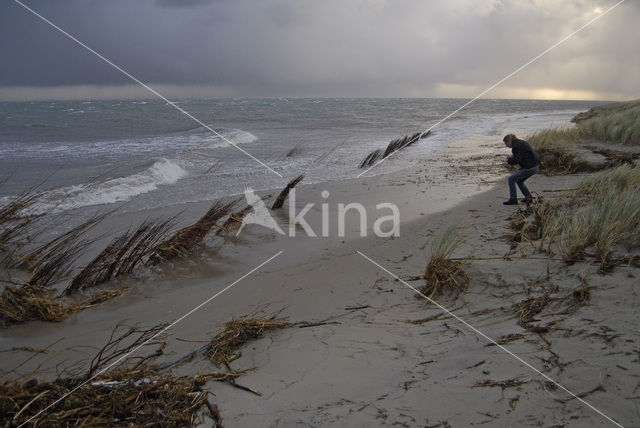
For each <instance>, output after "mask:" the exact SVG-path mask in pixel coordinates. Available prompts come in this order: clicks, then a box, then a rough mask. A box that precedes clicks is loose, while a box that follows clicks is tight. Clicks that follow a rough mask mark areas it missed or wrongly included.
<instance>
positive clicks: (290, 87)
mask: <svg viewBox="0 0 640 428" xmlns="http://www.w3.org/2000/svg"><path fill="white" fill-rule="evenodd" d="M26 4H27V5H29V7H32V8H33V9H35V10H37V11H38V12H39V13H42V14H43V15H44V16H46V17H47V18H49V19H50V20H51V21H53V22H54V23H56V24H58V25H59V26H60V27H62V28H63V29H65V30H67V31H68V32H69V33H71V34H73V35H74V36H76V37H77V38H78V39H80V40H82V41H83V42H85V43H86V44H87V45H89V46H91V47H93V48H95V49H96V50H97V51H99V52H100V53H102V54H103V55H105V56H106V57H107V58H110V59H112V60H113V61H114V62H115V63H116V64H118V65H121V66H122V67H123V68H124V69H126V70H127V71H129V72H130V73H131V74H133V75H134V76H136V77H138V78H139V79H141V80H143V81H145V82H152V83H157V84H162V85H173V86H175V87H180V86H181V85H189V86H190V87H197V86H201V87H203V88H208V89H207V90H204V89H203V91H202V94H203V95H215V94H216V93H224V95H238V96H269V95H283V96H474V95H476V94H477V93H479V92H480V91H481V90H483V89H485V88H486V87H488V86H490V85H491V84H493V83H495V82H496V81H497V80H499V79H500V78H502V77H504V76H505V75H506V74H508V73H510V72H511V71H513V70H514V69H516V68H517V67H518V66H520V65H522V64H523V63H525V62H526V61H528V60H529V59H531V58H533V57H534V56H535V55H537V54H539V53H540V52H542V51H543V50H544V49H546V48H547V47H549V46H551V45H552V44H554V43H555V42H557V41H558V40H560V39H561V38H562V37H564V36H565V35H567V34H569V33H570V32H571V31H573V30H575V29H577V28H579V27H580V26H581V25H583V24H584V23H586V22H587V21H588V20H590V19H592V18H593V17H595V16H597V14H598V13H599V11H602V10H605V9H606V8H607V7H610V6H611V5H613V4H614V2H612V1H611V0H603V1H594V0H570V1H565V2H561V3H560V2H557V1H555V0H538V1H536V2H530V1H524V0H522V1H518V0H512V1H506V0H505V1H498V0H484V1H471V0H448V1H444V0H443V1H429V2H424V1H421V0H393V1H392V0H340V1H338V0H326V1H322V2H319V1H315V0H260V1H251V0H234V1H223V0H214V1H204V0H140V1H135V2H131V1H124V0H113V1H109V2H104V1H97V0H94V1H86V0H85V1H80V0H68V1H65V2H64V3H61V2H55V3H54V2H49V1H42V0H39V1H35V0H34V1H28V2H27V3H26ZM598 8H600V9H598ZM639 18H640V7H638V4H637V2H632V1H630V0H628V1H626V2H625V3H624V4H622V5H621V6H620V7H619V8H618V9H616V10H614V11H612V12H611V13H610V14H609V15H607V16H605V17H603V18H602V19H601V20H599V21H598V22H596V23H594V24H593V25H592V26H590V27H589V28H587V29H585V30H584V31H583V32H581V33H579V34H578V35H576V36H575V37H574V38H572V39H570V40H569V41H567V42H566V43H565V44H564V45H562V46H561V47H559V48H558V49H555V50H554V51H552V52H551V53H550V54H549V55H548V56H546V57H544V58H543V59H541V60H539V61H537V62H536V63H535V64H532V66H530V67H528V68H527V69H525V70H524V71H523V72H521V73H519V74H518V75H517V76H515V77H514V78H512V79H510V80H509V81H508V82H506V83H505V85H503V86H502V87H501V88H499V89H497V90H496V91H495V92H494V96H510V94H511V95H513V96H527V94H533V95H536V94H537V95H540V94H542V95H541V96H544V91H545V90H546V91H549V90H555V91H565V92H566V93H567V94H576V96H578V95H580V94H585V96H600V97H609V98H611V97H625V96H626V97H633V96H638V93H640V82H639V79H637V78H635V76H637V75H638V72H639V71H640V58H639V56H638V55H637V53H636V51H637V47H636V45H637V40H638V35H639V33H640V31H639V30H638V29H637V25H635V23H636V22H637V21H638V19H639ZM0 28H1V30H0V31H1V32H2V37H1V38H0V57H1V58H2V59H3V66H2V68H1V69H0V87H5V88H4V90H5V91H7V87H17V86H56V85H67V86H72V85H122V84H129V83H131V81H130V80H128V79H127V78H126V77H124V76H123V75H122V74H120V73H119V72H117V71H116V70H114V69H113V68H111V67H110V66H108V65H107V64H105V63H104V62H103V61H101V60H100V59H98V58H96V57H95V56H94V55H92V54H91V53H89V52H87V51H86V50H84V49H83V48H81V47H80V46H78V45H77V44H75V43H74V42H72V41H71V40H69V39H68V38H66V37H65V36H63V35H62V34H60V33H59V32H57V31H56V30H54V29H53V28H51V27H49V26H48V25H47V24H45V23H44V22H42V21H40V20H38V19H37V18H36V17H35V16H33V15H31V14H30V13H29V12H28V11H26V10H24V9H23V8H22V7H20V6H19V5H17V4H15V3H13V2H12V1H5V2H2V5H0ZM221 88H222V89H221ZM2 90H3V89H2V88H0V91H2ZM207 91H209V92H207ZM216 91H218V92H216ZM220 91H222V92H220ZM536 91H537V92H536ZM196 92H197V91H196ZM549 93H551V92H549ZM589 94H591V95H589ZM597 94H600V95H597ZM489 95H491V94H489ZM533 95H530V96H533ZM537 95H536V96H537ZM0 98H2V93H0Z"/></svg>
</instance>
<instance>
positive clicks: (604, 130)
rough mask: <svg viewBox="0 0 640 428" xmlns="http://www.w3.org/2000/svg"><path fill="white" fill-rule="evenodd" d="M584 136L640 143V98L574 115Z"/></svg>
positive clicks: (580, 132)
mask: <svg viewBox="0 0 640 428" xmlns="http://www.w3.org/2000/svg"><path fill="white" fill-rule="evenodd" d="M574 122H576V123H577V126H576V128H577V130H578V132H579V134H580V135H581V136H583V137H588V138H595V139H598V140H602V141H607V142H615V143H622V144H628V145H639V144H640V100H634V101H626V102H621V103H613V104H607V105H604V106H598V107H594V108H592V109H590V110H589V111H588V112H586V113H581V114H578V115H576V117H574Z"/></svg>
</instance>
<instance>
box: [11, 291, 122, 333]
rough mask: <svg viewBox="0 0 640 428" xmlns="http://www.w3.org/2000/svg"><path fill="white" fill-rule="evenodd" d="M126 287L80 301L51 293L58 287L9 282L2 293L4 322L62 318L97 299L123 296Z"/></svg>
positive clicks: (58, 319) (84, 307)
mask: <svg viewBox="0 0 640 428" xmlns="http://www.w3.org/2000/svg"><path fill="white" fill-rule="evenodd" d="M126 291H127V290H126V289H120V290H102V291H98V292H96V293H94V294H92V295H91V297H89V298H88V299H87V300H84V301H82V302H80V303H77V304H76V303H69V304H65V303H64V302H61V301H59V300H56V299H54V298H53V297H51V295H52V294H53V292H54V290H49V289H46V288H40V287H32V286H29V285H25V286H22V287H12V286H7V287H6V288H5V289H4V290H3V291H2V295H0V318H1V320H2V324H3V325H8V324H18V323H23V322H27V321H35V320H40V321H55V322H59V321H62V320H64V319H66V318H69V317H70V316H71V315H73V314H75V313H76V312H79V311H81V310H83V309H86V308H88V307H91V306H93V305H95V304H97V303H100V302H104V301H106V300H109V299H113V298H114V297H118V296H121V295H122V294H124V293H126Z"/></svg>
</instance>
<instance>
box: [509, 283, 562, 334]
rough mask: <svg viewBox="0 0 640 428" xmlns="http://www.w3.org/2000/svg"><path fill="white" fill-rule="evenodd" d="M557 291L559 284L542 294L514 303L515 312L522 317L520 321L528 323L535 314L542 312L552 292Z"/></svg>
mask: <svg viewBox="0 0 640 428" xmlns="http://www.w3.org/2000/svg"><path fill="white" fill-rule="evenodd" d="M556 291H558V286H557V285H555V286H553V287H551V288H550V289H548V290H547V291H545V292H544V293H543V294H542V295H541V296H538V297H530V298H528V299H525V300H523V301H521V302H518V303H516V304H515V305H513V309H514V312H515V314H516V315H517V316H518V318H520V322H521V323H522V324H526V323H528V322H529V321H531V320H532V319H533V317H534V316H535V315H537V314H539V313H540V312H542V310H543V309H544V308H545V307H546V306H547V305H548V304H549V302H550V301H551V294H553V293H555V292H556Z"/></svg>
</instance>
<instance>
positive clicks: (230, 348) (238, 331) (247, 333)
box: [207, 317, 291, 365]
mask: <svg viewBox="0 0 640 428" xmlns="http://www.w3.org/2000/svg"><path fill="white" fill-rule="evenodd" d="M290 325H291V324H290V323H289V321H286V320H284V319H275V318H274V317H265V318H244V319H232V320H231V321H228V322H227V323H226V324H225V325H224V327H223V328H222V329H220V330H219V331H218V332H217V333H216V335H215V337H214V338H213V339H211V342H210V344H209V345H210V349H209V351H208V352H207V356H208V357H209V359H210V360H211V361H213V362H214V363H215V364H216V365H221V364H227V363H228V362H229V361H230V360H231V359H232V357H233V354H235V353H236V352H237V351H238V349H240V347H241V346H242V345H244V344H245V343H247V342H248V341H249V340H251V339H257V338H259V337H262V334H263V333H264V332H265V331H268V330H277V329H282V328H287V327H289V326H290Z"/></svg>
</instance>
